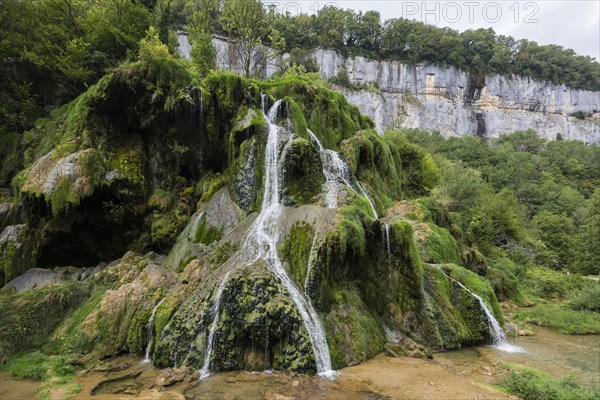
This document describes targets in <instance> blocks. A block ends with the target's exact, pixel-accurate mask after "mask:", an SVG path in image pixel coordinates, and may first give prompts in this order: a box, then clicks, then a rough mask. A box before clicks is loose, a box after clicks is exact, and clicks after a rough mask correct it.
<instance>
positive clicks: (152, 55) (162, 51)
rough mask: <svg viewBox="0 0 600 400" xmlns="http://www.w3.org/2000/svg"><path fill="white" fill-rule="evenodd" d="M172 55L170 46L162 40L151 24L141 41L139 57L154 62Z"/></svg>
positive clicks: (141, 59)
mask: <svg viewBox="0 0 600 400" xmlns="http://www.w3.org/2000/svg"><path fill="white" fill-rule="evenodd" d="M170 56H171V54H170V53H169V48H168V47H167V45H166V44H164V43H163V42H162V41H161V40H160V36H159V34H158V31H157V30H156V28H155V27H153V26H151V27H150V28H149V29H148V32H147V33H146V37H145V38H143V39H142V40H141V41H140V50H139V55H138V58H139V59H140V61H144V62H152V61H154V60H156V59H161V58H169V57H170Z"/></svg>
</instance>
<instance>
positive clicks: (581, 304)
mask: <svg viewBox="0 0 600 400" xmlns="http://www.w3.org/2000/svg"><path fill="white" fill-rule="evenodd" d="M567 298H568V303H567V304H568V306H569V308H571V309H572V310H588V311H595V312H600V283H598V282H590V283H588V284H586V285H584V286H583V287H582V288H581V289H579V290H575V291H572V292H570V293H569V294H568V296H567Z"/></svg>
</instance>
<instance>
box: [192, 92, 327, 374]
mask: <svg viewBox="0 0 600 400" xmlns="http://www.w3.org/2000/svg"><path fill="white" fill-rule="evenodd" d="M266 102H267V97H266V95H261V106H262V110H263V115H264V117H265V121H266V122H267V132H268V137H267V145H266V148H265V159H264V193H263V199H262V205H261V211H260V213H259V215H258V217H257V218H256V219H255V220H254V222H253V224H252V226H251V228H250V230H249V232H248V234H247V236H246V239H245V242H244V245H243V247H242V248H243V250H244V254H246V255H249V256H250V257H253V258H252V261H258V260H259V259H263V260H265V261H266V262H267V265H268V268H269V271H270V272H271V273H272V274H273V275H274V276H275V277H276V278H277V279H278V280H279V282H280V283H281V284H282V285H283V286H284V287H285V288H286V290H287V291H288V293H289V294H290V297H291V298H292V300H293V302H294V304H295V305H296V308H297V310H298V312H299V314H300V316H301V318H302V321H303V323H304V326H305V327H306V330H307V332H308V336H309V339H310V341H311V344H312V348H313V351H314V354H315V361H316V366H317V373H318V374H319V375H320V376H323V377H328V378H333V377H335V376H336V373H335V371H333V370H332V368H331V358H330V355H329V346H328V345H327V337H326V336H325V330H324V329H323V326H322V325H321V321H320V320H319V316H318V314H317V312H316V311H315V309H314V308H313V306H312V304H311V303H310V301H308V300H307V299H306V298H305V297H304V296H303V295H302V293H301V292H300V290H298V288H297V287H296V285H295V284H294V282H293V281H292V280H291V278H290V277H289V276H288V274H287V272H286V270H285V268H284V267H283V264H282V262H281V259H280V258H279V254H278V252H277V240H278V231H277V230H278V225H279V217H280V216H281V212H282V210H283V206H282V205H281V204H280V187H279V174H278V172H279V169H280V168H279V167H280V165H279V162H280V152H279V139H280V136H281V133H283V128H282V127H280V126H278V125H277V124H276V119H277V114H278V112H279V107H280V105H281V100H278V101H277V102H275V104H273V106H272V107H271V109H270V110H269V111H268V113H266V112H265V109H266ZM228 277H229V273H228V274H227V275H226V276H225V277H224V279H223V282H221V285H220V286H219V290H218V292H217V300H216V301H215V307H214V310H213V323H212V325H211V328H210V333H209V337H208V343H207V350H206V355H205V360H204V366H203V367H202V370H201V371H200V373H201V376H202V377H206V376H208V375H209V374H210V372H209V371H210V370H209V368H210V358H211V354H212V346H213V341H214V335H215V333H216V329H217V325H218V321H219V306H220V301H221V295H222V292H223V289H224V287H225V282H226V281H227V279H228Z"/></svg>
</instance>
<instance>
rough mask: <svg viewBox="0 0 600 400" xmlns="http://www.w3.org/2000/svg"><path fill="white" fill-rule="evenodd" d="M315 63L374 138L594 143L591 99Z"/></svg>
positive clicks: (555, 89) (329, 57) (264, 72)
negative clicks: (345, 82) (519, 137)
mask: <svg viewBox="0 0 600 400" xmlns="http://www.w3.org/2000/svg"><path fill="white" fill-rule="evenodd" d="M179 41H180V48H179V51H180V53H181V54H182V55H183V56H184V57H189V49H190V46H189V43H188V42H187V37H186V36H185V34H180V36H179ZM213 46H214V47H215V49H216V53H217V68H218V69H223V70H227V71H232V72H235V73H240V71H241V67H240V63H239V60H238V58H237V55H236V54H237V53H236V51H235V44H233V43H231V42H228V41H227V39H226V38H222V37H214V38H213ZM314 57H315V59H316V62H317V64H318V65H319V68H320V74H321V77H322V78H324V79H329V78H332V77H334V76H335V75H337V74H338V73H339V72H340V71H341V70H345V71H346V73H347V74H348V78H349V80H350V82H351V83H352V84H353V85H354V86H355V87H353V88H352V89H350V88H344V87H338V88H337V90H338V91H340V92H341V93H343V94H344V95H345V96H346V97H347V98H348V100H349V101H350V102H351V103H352V104H354V105H356V106H357V107H358V108H359V110H360V111H361V112H362V113H363V114H365V115H368V116H370V117H371V118H372V119H373V121H374V122H375V124H376V126H377V129H378V131H379V132H380V133H383V132H384V131H385V130H387V129H390V128H419V129H423V130H426V131H431V132H434V131H439V132H440V133H442V134H443V135H444V136H461V135H479V136H484V137H498V136H500V135H504V134H509V133H512V132H514V131H516V130H526V129H534V130H536V131H537V132H538V133H539V135H540V136H541V137H544V138H546V139H549V140H554V139H556V138H557V136H558V135H559V134H560V136H562V137H563V138H564V139H574V140H580V141H583V142H586V143H600V114H599V111H600V93H598V92H592V91H586V90H575V89H571V88H569V87H567V86H564V85H555V84H552V83H549V82H538V81H534V80H531V79H530V78H527V77H521V76H500V75H489V76H485V77H483V78H480V79H477V78H475V77H473V76H471V75H469V74H468V73H466V72H464V71H461V70H459V69H457V68H453V67H446V68H441V67H437V66H435V65H431V64H417V65H407V64H402V63H401V62H398V61H376V60H370V59H367V58H364V57H360V56H357V57H348V58H346V57H344V56H343V55H341V54H340V53H338V52H336V51H334V50H327V49H317V50H315V51H314ZM284 58H285V55H284ZM279 61H280V60H279V59H274V60H271V61H269V62H264V63H262V64H260V66H259V67H257V68H255V70H254V73H255V74H256V75H258V76H260V77H261V78H266V77H269V76H271V75H272V74H274V73H275V72H277V70H278V68H277V66H278V63H279ZM575 113H577V114H578V116H579V118H577V117H575V116H574V114H575ZM582 117H583V119H580V118H582Z"/></svg>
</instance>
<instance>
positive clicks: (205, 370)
mask: <svg viewBox="0 0 600 400" xmlns="http://www.w3.org/2000/svg"><path fill="white" fill-rule="evenodd" d="M232 272H233V270H232V271H229V272H228V273H226V274H225V276H224V277H223V280H222V281H221V283H220V284H219V288H218V289H217V294H216V296H215V304H214V306H213V310H212V317H213V321H212V323H211V324H210V330H209V332H208V339H207V341H206V353H205V354H204V365H202V369H201V370H200V379H206V378H208V377H209V376H210V359H211V357H212V352H213V346H214V341H215V333H216V331H217V327H218V325H219V315H220V314H221V313H220V312H219V310H220V308H221V299H222V298H223V291H224V290H225V286H226V285H227V282H229V275H231V273H232Z"/></svg>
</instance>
